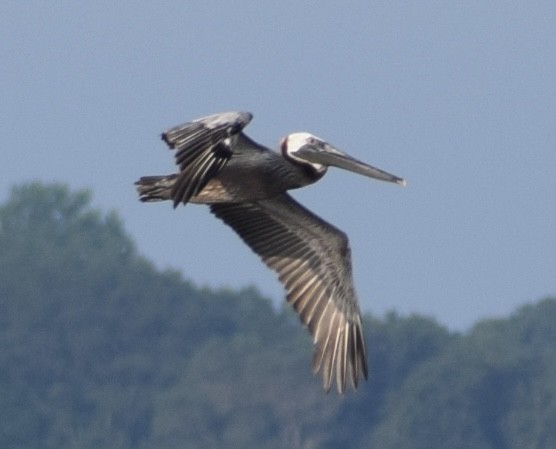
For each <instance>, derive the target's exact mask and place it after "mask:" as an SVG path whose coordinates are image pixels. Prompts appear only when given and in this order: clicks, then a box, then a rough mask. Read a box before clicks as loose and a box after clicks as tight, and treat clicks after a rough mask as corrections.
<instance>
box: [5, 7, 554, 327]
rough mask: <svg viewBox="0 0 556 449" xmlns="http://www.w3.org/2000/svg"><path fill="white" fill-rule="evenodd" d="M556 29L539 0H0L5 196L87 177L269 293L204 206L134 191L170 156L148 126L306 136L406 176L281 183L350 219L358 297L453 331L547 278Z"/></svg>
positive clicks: (212, 262)
mask: <svg viewBox="0 0 556 449" xmlns="http://www.w3.org/2000/svg"><path fill="white" fill-rule="evenodd" d="M79 3H81V4H79ZM555 24H556V2H554V1H545V2H542V1H537V2H526V1H522V2H515V1H514V2H506V1H490V2H484V1H466V2H440V1H420V2H395V1H387V2H384V1H381V2H374V1H369V0H364V1H343V2H332V1H324V2H322V1H313V2H309V1H299V0H296V1H282V2H253V1H235V2H227V1H206V0H202V1H182V2H178V1H166V2H135V1H134V2H131V1H127V2H124V1H121V2H112V1H110V2H108V1H96V2H88V3H85V2H73V1H56V2H43V1H24V2H19V1H4V2H2V3H1V5H0V61H1V63H0V131H1V134H2V163H1V164H0V200H5V198H6V196H7V194H8V191H9V188H10V186H12V185H13V184H15V183H21V182H25V181H30V180H35V179H39V180H43V181H53V180H55V181H63V182H67V183H69V185H70V186H71V187H72V188H83V187H88V188H91V189H92V190H93V192H94V200H95V205H96V206H99V207H102V208H103V209H104V210H110V209H115V210H116V211H118V213H119V214H120V216H121V217H122V218H123V220H124V222H125V225H126V228H127V229H128V230H129V231H130V233H131V234H132V236H133V238H134V239H135V240H136V242H137V245H138V248H139V250H140V251H141V253H143V254H144V255H146V256H147V257H149V258H151V259H152V260H154V261H155V262H156V264H157V266H159V267H161V268H164V267H174V268H178V269H180V270H182V271H183V272H184V275H185V276H186V277H187V278H190V279H192V280H193V281H194V282H195V283H197V284H198V285H209V286H211V287H223V286H231V287H234V288H236V287H241V286H247V285H251V284H254V285H256V286H257V287H258V288H259V289H260V290H261V291H262V292H263V293H264V294H266V295H268V296H270V297H272V298H273V299H275V300H280V298H282V296H283V293H282V289H281V287H280V285H279V284H278V282H277V281H276V280H275V277H274V275H273V273H272V272H270V271H268V270H267V269H266V268H265V267H264V266H263V265H262V264H261V263H260V262H259V260H258V259H257V257H256V256H254V255H253V254H252V253H251V252H250V250H249V249H248V248H247V247H245V246H244V245H243V244H242V243H241V242H240V240H239V238H237V237H236V236H235V234H233V233H232V231H231V230H230V229H228V228H227V227H225V226H224V225H223V224H222V223H221V222H219V221H218V220H216V219H215V218H213V217H212V215H211V214H210V213H209V212H208V209H207V208H206V207H202V206H194V205H190V206H187V207H185V208H179V209H178V210H175V211H174V210H172V207H171V205H170V204H141V203H140V202H138V201H137V197H136V193H135V191H134V187H133V182H134V181H135V179H136V178H138V177H139V176H141V175H147V174H165V173H170V172H172V171H173V170H174V166H173V160H172V154H171V153H170V152H169V151H168V150H166V148H165V146H164V145H163V143H162V142H161V141H160V138H159V134H160V132H162V131H163V130H164V129H166V128H168V127H171V126H174V125H176V124H179V123H181V122H184V121H188V120H190V119H194V118H198V117H201V116H203V115H206V114H210V113H214V112H221V111H227V110H247V111H251V112H253V113H254V115H255V118H254V120H253V121H252V123H251V125H249V127H248V128H247V133H248V134H249V135H250V136H251V137H253V138H254V139H256V140H257V141H259V142H261V143H263V144H266V145H268V146H270V147H272V148H275V147H276V145H277V142H278V141H279V139H280V138H281V137H282V136H284V135H285V134H288V133H290V132H295V131H309V132H312V133H314V134H316V135H318V136H321V137H323V138H325V139H327V140H328V141H330V142H331V143H333V144H334V145H336V146H337V147H339V148H341V149H343V150H345V151H346V152H348V153H350V154H352V155H353V156H355V157H357V158H359V159H362V160H364V161H366V162H368V163H370V164H373V165H376V166H378V167H381V168H383V169H385V170H388V171H390V172H392V173H394V174H396V175H400V176H403V177H405V178H407V180H408V186H407V187H406V188H405V189H404V188H400V187H398V186H395V185H389V184H384V183H379V182H375V181H372V180H370V179H368V178H364V177H361V176H357V175H353V174H349V173H346V172H342V171H340V170H334V169H331V170H330V171H329V172H328V174H327V176H326V177H325V178H324V179H323V180H321V181H320V182H319V183H317V184H315V185H313V186H311V187H307V188H306V189H302V190H300V191H298V192H294V196H295V197H296V198H297V199H299V200H300V201H301V202H302V203H303V204H305V205H306V206H307V207H309V208H310V209H312V210H313V211H314V212H316V213H317V214H319V215H320V216H322V217H323V218H325V219H326V220H328V221H330V222H331V223H333V224H334V225H336V226H337V227H339V228H341V229H343V230H344V231H345V232H346V233H347V234H348V235H349V237H350V240H351V245H352V250H353V259H354V275H355V282H356V287H357V290H358V293H359V298H360V302H361V304H362V308H363V309H364V310H365V311H371V312H373V313H375V314H377V315H382V314H383V313H384V312H385V311H387V310H392V309H395V310H397V311H398V312H400V313H402V314H408V313H412V312H417V313H421V314H425V315H430V316H434V317H436V318H437V319H438V320H439V321H440V322H441V323H444V324H446V325H448V326H450V327H451V328H455V329H465V328H467V327H468V326H470V325H471V324H472V323H473V322H475V321H476V320H477V319H479V318H483V317H494V316H502V315H506V314H508V313H509V312H511V311H512V310H513V309H514V308H515V307H516V306H517V305H519V304H523V303H525V302H529V301H533V300H537V299H540V298H541V297H543V296H546V295H549V294H556V238H555V229H556V199H555V196H556V195H555V192H556V181H555V177H554V175H555V172H556V26H555ZM153 301H156V298H153Z"/></svg>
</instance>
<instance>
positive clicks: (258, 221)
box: [211, 194, 368, 393]
mask: <svg viewBox="0 0 556 449" xmlns="http://www.w3.org/2000/svg"><path fill="white" fill-rule="evenodd" d="M211 211H212V212H213V213H214V214H215V215H216V216H217V217H218V218H220V219H222V220H223V221H224V222H225V223H226V224H227V225H229V226H230V227H232V228H233V229H234V230H235V232H236V233H237V234H238V235H239V236H240V237H241V238H242V239H243V240H244V241H245V243H247V245H249V246H250V247H251V249H252V250H253V251H254V252H256V253H257V254H258V255H259V256H260V257H261V258H262V260H263V261H264V263H265V264H266V265H267V266H268V267H270V268H271V269H273V270H274V271H276V272H277V273H278V278H279V279H280V281H281V282H282V284H283V285H284V287H285V289H286V292H287V293H286V297H287V300H288V302H289V303H290V304H291V305H292V306H293V308H294V309H295V310H296V311H297V313H298V314H299V316H300V319H301V321H302V322H303V323H304V324H305V325H306V326H307V327H308V329H309V332H310V333H311V335H312V336H313V341H314V344H315V352H314V355H313V371H314V373H315V374H317V373H319V372H321V374H322V377H323V385H324V388H325V389H326V390H327V391H328V390H330V388H331V386H332V384H333V382H334V379H335V381H336V387H337V389H338V391H339V392H340V393H343V392H344V391H345V388H346V380H348V379H349V383H351V385H352V386H353V387H354V388H356V387H357V384H358V381H359V378H360V376H362V377H364V378H365V379H366V378H367V375H368V368H367V356H366V350H365V344H364V339H363V330H362V324H361V317H360V312H359V307H358V305H357V299H356V295H355V291H354V288H353V279H352V273H351V255H350V250H349V244H348V240H347V237H346V236H345V234H344V233H343V232H342V231H340V230H338V229H336V228H335V227H333V226H332V225H330V224H328V223H326V222H325V221H323V220H322V219H320V218H319V217H317V216H316V215H314V214H313V213H312V212H310V211H309V210H307V209H305V208H304V207H303V206H301V205H300V204H299V203H297V202H296V201H295V200H294V199H293V198H292V197H291V196H289V195H288V194H283V195H280V196H277V197H275V198H272V199H268V200H263V201H257V202H252V203H239V204H238V203H234V204H231V203H226V204H213V205H211Z"/></svg>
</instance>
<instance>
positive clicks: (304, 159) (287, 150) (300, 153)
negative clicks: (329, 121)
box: [281, 132, 405, 186]
mask: <svg viewBox="0 0 556 449" xmlns="http://www.w3.org/2000/svg"><path fill="white" fill-rule="evenodd" d="M281 148H282V154H283V156H284V158H285V159H287V160H289V161H290V162H292V163H294V164H299V165H302V166H306V167H310V168H311V169H312V170H313V171H314V172H315V174H317V175H318V176H322V175H324V173H326V170H327V168H328V167H338V168H342V169H344V170H348V171H351V172H353V173H359V174H360V175H363V176H368V177H369V178H374V179H378V180H380V181H387V182H393V183H396V184H399V185H401V186H405V180H404V179H403V178H399V177H397V176H394V175H392V174H390V173H388V172H385V171H384V170H381V169H379V168H376V167H373V166H371V165H368V164H366V163H364V162H361V161H359V160H357V159H355V158H354V157H351V156H350V155H348V154H346V153H344V152H343V151H340V150H339V149H337V148H335V147H334V146H332V145H330V144H329V143H328V142H326V141H325V140H323V139H321V138H320V137H317V136H314V135H313V134H309V133H306V132H300V133H294V134H290V135H288V136H286V137H285V138H284V139H282V144H281Z"/></svg>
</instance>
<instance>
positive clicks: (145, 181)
mask: <svg viewBox="0 0 556 449" xmlns="http://www.w3.org/2000/svg"><path fill="white" fill-rule="evenodd" d="M177 177H178V175H176V174H174V175H168V176H143V177H142V178H140V179H139V180H138V181H135V186H136V188H137V192H139V199H140V200H141V201H143V202H151V201H164V200H171V199H172V188H173V187H174V184H175V182H176V178H177Z"/></svg>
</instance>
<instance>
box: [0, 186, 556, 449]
mask: <svg viewBox="0 0 556 449" xmlns="http://www.w3.org/2000/svg"><path fill="white" fill-rule="evenodd" d="M364 321H365V324H366V329H365V331H366V335H367V339H368V341H367V345H368V348H369V355H370V364H371V379H370V380H369V382H367V383H365V384H363V385H362V386H361V387H360V389H359V391H358V392H357V393H356V394H348V395H346V397H338V396H337V395H336V394H335V393H331V394H329V395H326V394H324V392H323V391H322V389H321V386H320V381H319V380H318V379H314V378H313V377H312V376H311V374H310V357H311V352H312V348H311V342H310V339H309V337H308V334H307V332H305V331H304V330H303V329H302V328H301V326H300V325H299V322H298V319H297V317H296V316H295V314H293V313H292V312H291V311H290V310H289V308H287V307H286V308H284V309H282V310H275V309H274V308H273V307H272V305H271V303H270V302H269V301H268V300H266V299H264V298H261V296H260V295H259V294H258V293H257V291H256V290H254V289H244V290H241V291H229V290H220V291H213V290H208V289H199V288H196V287H195V286H194V285H192V284H191V283H190V282H187V281H185V280H183V279H182V278H181V276H180V274H179V273H176V272H171V271H165V272H160V271H157V270H156V269H155V268H154V267H153V266H152V264H151V263H149V262H148V261H147V260H145V259H144V258H143V257H141V256H140V255H139V254H138V252H137V250H136V248H135V245H134V244H133V242H132V240H131V239H130V237H129V236H128V235H127V234H126V232H125V229H124V228H123V226H122V223H121V222H120V220H119V219H118V217H117V216H116V215H115V214H114V213H108V214H103V213H102V212H100V211H98V210H96V209H94V208H92V207H91V204H90V194H89V193H88V192H86V191H79V192H71V191H70V190H69V189H68V188H67V187H66V186H64V185H58V184H50V185H45V184H41V183H32V184H25V185H22V186H19V187H16V188H14V189H13V191H12V193H11V195H10V197H9V199H8V201H7V202H6V203H5V204H3V205H2V206H0V342H1V345H0V447H6V448H15V449H17V448H45V449H46V448H49V449H50V448H56V449H63V448H122V449H123V448H126V449H127V448H139V449H154V448H157V449H159V448H186V447H196V448H215V447H218V448H222V447H224V448H225V447H230V448H249V447H253V448H263V449H264V448H284V447H288V448H316V447H318V448H338V447H354V448H367V447H381V448H386V449H388V448H399V447H403V448H427V449H429V448H430V449H434V448H443V449H450V448H454V449H455V448H469V447H473V448H479V449H480V448H484V449H513V448H516V449H517V448H536V449H537V448H538V449H542V448H553V447H556V431H555V430H554V429H555V427H554V424H553V423H554V422H556V351H555V350H554V348H555V347H556V346H555V344H556V326H554V323H555V322H556V300H554V299H546V300H543V301H540V302H538V303H536V304H532V305H528V306H525V307H523V308H521V309H520V310H518V311H517V312H516V313H515V314H514V315H512V316H510V317H509V318H507V319H500V320H489V321H483V322H481V323H478V324H477V325H476V326H475V327H474V328H473V329H472V330H471V331H470V332H469V333H467V334H465V335H459V334H454V333H450V332H448V331H447V330H446V329H445V328H444V327H442V326H439V325H438V324H437V323H435V322H434V321H433V320H431V319H427V318H423V317H417V316H412V317H408V318H401V317H398V316H397V315H395V314H390V315H388V316H387V317H386V318H385V319H384V320H379V319H376V318H373V317H370V316H366V317H365V320H364Z"/></svg>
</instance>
